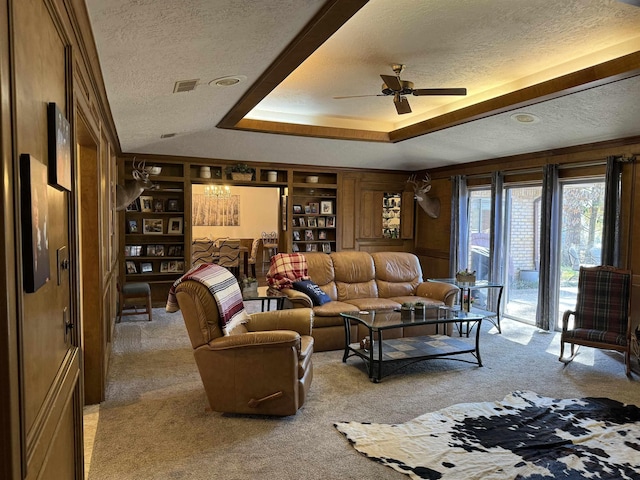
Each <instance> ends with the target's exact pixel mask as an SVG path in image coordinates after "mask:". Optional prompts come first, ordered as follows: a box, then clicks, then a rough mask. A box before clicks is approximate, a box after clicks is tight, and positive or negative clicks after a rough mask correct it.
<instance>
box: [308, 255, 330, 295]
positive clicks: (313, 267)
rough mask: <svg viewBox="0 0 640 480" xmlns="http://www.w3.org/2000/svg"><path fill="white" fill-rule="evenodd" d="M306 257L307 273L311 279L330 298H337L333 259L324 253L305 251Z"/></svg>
mask: <svg viewBox="0 0 640 480" xmlns="http://www.w3.org/2000/svg"><path fill="white" fill-rule="evenodd" d="M304 257H305V258H306V259H307V274H308V275H309V278H311V281H312V282H314V283H315V284H316V285H318V286H319V287H320V289H321V290H322V291H323V292H324V293H326V294H327V295H329V297H330V298H331V300H337V299H338V291H337V289H336V282H335V272H334V270H333V260H332V259H331V256H330V255H327V254H326V253H320V252H317V253H305V254H304Z"/></svg>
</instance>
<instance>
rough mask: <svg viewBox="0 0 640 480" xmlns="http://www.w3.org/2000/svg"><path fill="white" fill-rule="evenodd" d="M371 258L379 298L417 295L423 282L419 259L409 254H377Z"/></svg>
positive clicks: (373, 254)
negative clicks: (417, 289) (418, 287)
mask: <svg viewBox="0 0 640 480" xmlns="http://www.w3.org/2000/svg"><path fill="white" fill-rule="evenodd" d="M371 258H373V263H374V265H375V269H376V283H377V286H378V296H379V297H383V298H391V297H399V296H403V295H415V293H416V287H417V286H418V285H419V284H420V283H421V282H422V267H421V266H420V261H419V260H418V257H416V256H415V255H414V254H413V253H407V252H375V253H372V254H371Z"/></svg>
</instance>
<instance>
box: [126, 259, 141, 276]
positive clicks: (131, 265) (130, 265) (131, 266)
mask: <svg viewBox="0 0 640 480" xmlns="http://www.w3.org/2000/svg"><path fill="white" fill-rule="evenodd" d="M125 266H126V269H127V274H134V273H138V270H137V268H136V263H135V262H133V261H131V260H127V261H126V262H125Z"/></svg>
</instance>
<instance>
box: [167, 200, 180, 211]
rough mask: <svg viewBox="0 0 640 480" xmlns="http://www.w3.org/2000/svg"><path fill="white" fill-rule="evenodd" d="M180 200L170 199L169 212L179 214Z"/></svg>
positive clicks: (168, 203) (168, 201)
mask: <svg viewBox="0 0 640 480" xmlns="http://www.w3.org/2000/svg"><path fill="white" fill-rule="evenodd" d="M179 208H180V207H179V206H178V199H177V198H170V199H169V200H167V212H179V211H180V210H179Z"/></svg>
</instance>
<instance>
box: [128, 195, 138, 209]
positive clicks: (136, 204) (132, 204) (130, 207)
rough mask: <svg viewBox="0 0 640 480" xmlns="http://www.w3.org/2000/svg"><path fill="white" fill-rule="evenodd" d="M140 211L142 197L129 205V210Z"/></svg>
mask: <svg viewBox="0 0 640 480" xmlns="http://www.w3.org/2000/svg"><path fill="white" fill-rule="evenodd" d="M139 211H140V198H136V199H135V200H134V201H133V202H131V203H130V204H129V205H127V212H139Z"/></svg>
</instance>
